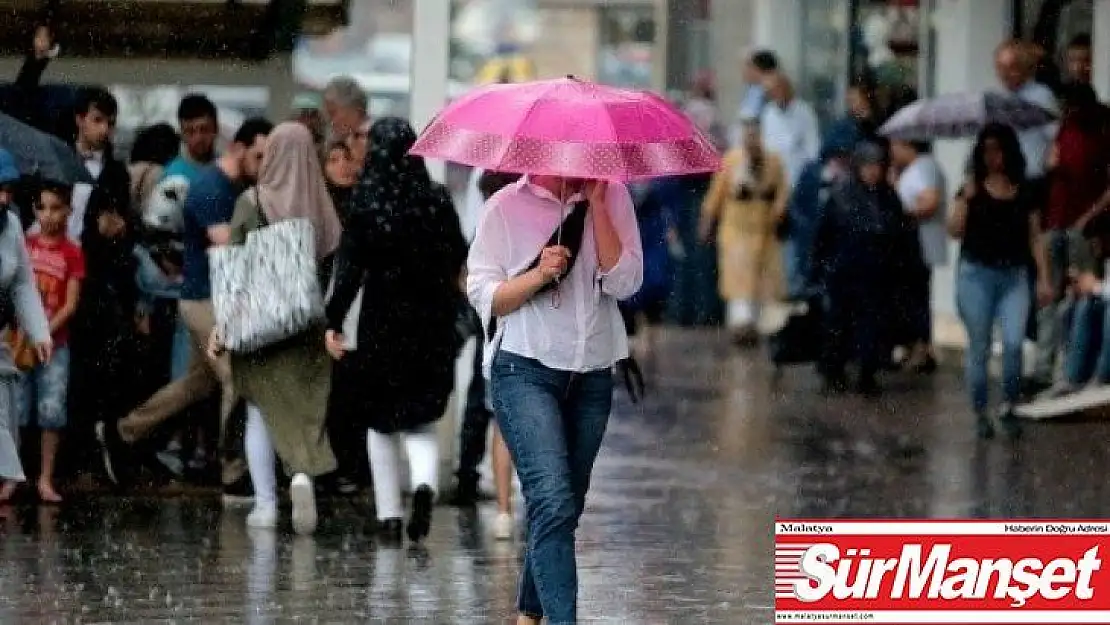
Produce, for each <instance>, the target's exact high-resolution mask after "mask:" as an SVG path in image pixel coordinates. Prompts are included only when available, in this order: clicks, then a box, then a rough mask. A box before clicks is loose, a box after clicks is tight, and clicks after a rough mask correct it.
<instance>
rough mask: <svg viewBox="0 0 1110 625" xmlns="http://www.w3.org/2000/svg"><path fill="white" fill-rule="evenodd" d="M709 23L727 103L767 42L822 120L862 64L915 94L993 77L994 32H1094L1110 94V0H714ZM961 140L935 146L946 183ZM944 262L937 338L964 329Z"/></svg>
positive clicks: (985, 83)
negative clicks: (749, 58) (752, 55)
mask: <svg viewBox="0 0 1110 625" xmlns="http://www.w3.org/2000/svg"><path fill="white" fill-rule="evenodd" d="M710 24H711V41H712V52H711V55H710V58H711V59H712V66H711V67H712V69H714V70H715V72H716V75H717V76H718V82H719V85H720V97H721V106H722V110H724V111H726V113H727V112H730V111H734V110H736V107H737V105H738V98H739V94H740V93H741V88H742V85H741V83H740V67H741V63H742V59H743V57H744V54H745V53H746V51H748V50H751V49H754V48H766V49H770V50H773V51H775V52H776V53H777V54H778V56H779V58H780V61H781V62H782V65H783V68H784V69H785V71H786V72H787V73H788V74H789V75H790V76H791V77H792V78H793V79H794V80H795V83H796V85H797V88H798V92H799V94H800V95H801V96H802V97H804V98H806V99H807V100H809V101H811V102H812V103H813V104H814V106H815V108H817V110H818V111H819V113H820V115H821V117H822V119H823V120H828V119H831V118H833V117H836V116H837V115H840V114H842V113H843V110H844V100H845V92H846V90H847V88H848V85H849V84H850V81H851V80H852V77H853V76H856V75H859V74H860V73H861V72H862V71H863V70H864V69H869V70H871V74H872V75H873V76H877V77H878V78H879V81H880V84H882V83H883V82H884V81H885V84H886V86H888V87H891V88H894V87H897V88H901V89H905V90H912V93H913V94H914V95H921V96H931V95H937V94H943V93H955V92H964V91H981V90H984V89H990V88H993V87H995V86H996V85H997V79H996V78H995V74H994V63H993V55H994V50H995V48H996V46H997V45H998V44H999V43H1001V42H1002V41H1004V40H1006V39H1008V38H1010V37H1015V36H1017V37H1023V38H1026V39H1029V40H1033V41H1037V42H1038V43H1040V44H1041V45H1042V46H1043V47H1044V48H1045V49H1046V51H1047V53H1049V54H1051V55H1053V56H1057V55H1059V54H1061V53H1062V51H1063V48H1064V47H1065V46H1066V45H1067V42H1068V41H1069V40H1070V39H1071V38H1072V37H1073V36H1074V35H1076V34H1079V33H1089V34H1090V35H1091V36H1092V39H1093V42H1094V50H1095V52H1094V59H1095V62H1094V64H1095V67H1094V81H1095V87H1096V89H1098V91H1099V92H1100V95H1101V96H1102V98H1103V99H1108V98H1110V0H742V1H735V0H712V2H711V5H710ZM1057 58H1059V57H1058V56H1057ZM969 149H970V142H969V141H967V140H961V141H941V142H938V143H937V145H936V147H935V152H936V155H937V157H938V159H939V160H940V161H941V163H942V164H943V166H944V169H945V171H946V173H947V176H948V180H949V185H950V186H951V187H952V188H955V186H956V185H957V184H959V181H960V180H961V179H962V171H963V165H964V163H965V159H966V156H967V154H968V151H969ZM953 247H955V244H953ZM954 251H955V249H953V252H954ZM951 257H952V258H955V254H952V255H951ZM952 270H953V267H952V265H951V264H950V265H949V266H948V267H947V268H945V269H942V270H941V271H940V272H939V274H938V275H937V277H936V279H935V280H934V287H933V288H934V292H933V303H934V306H933V307H934V310H935V311H936V312H937V315H936V318H937V325H938V328H937V332H938V339H939V340H942V341H946V340H952V341H959V340H961V339H960V336H962V335H961V333H960V331H959V330H958V329H955V328H958V324H956V323H955V322H954V321H955V293H954V276H953V273H952Z"/></svg>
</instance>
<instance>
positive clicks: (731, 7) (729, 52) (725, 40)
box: [683, 0, 760, 121]
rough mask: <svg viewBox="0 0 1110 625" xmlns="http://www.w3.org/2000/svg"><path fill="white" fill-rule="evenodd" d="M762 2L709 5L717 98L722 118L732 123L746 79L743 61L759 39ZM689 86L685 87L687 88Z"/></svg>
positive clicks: (726, 0) (730, 0)
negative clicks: (757, 22)
mask: <svg viewBox="0 0 1110 625" xmlns="http://www.w3.org/2000/svg"><path fill="white" fill-rule="evenodd" d="M758 4H760V3H758V2H752V1H745V2H737V1H736V0H712V4H710V5H709V36H710V40H711V47H712V52H711V54H710V58H711V59H712V63H711V64H710V67H712V68H713V70H714V75H715V76H716V78H717V98H718V104H719V106H720V109H721V115H722V116H723V119H724V120H726V121H731V120H732V117H733V116H734V115H735V114H736V109H737V108H738V107H739V106H740V94H741V91H742V90H743V87H744V85H743V78H742V77H741V75H740V69H741V58H742V55H743V54H744V52H745V51H746V50H747V49H748V48H749V47H751V45H752V41H753V38H754V36H755V26H754V16H755V13H756V10H757V8H758V7H757V5H758ZM683 86H685V85H683Z"/></svg>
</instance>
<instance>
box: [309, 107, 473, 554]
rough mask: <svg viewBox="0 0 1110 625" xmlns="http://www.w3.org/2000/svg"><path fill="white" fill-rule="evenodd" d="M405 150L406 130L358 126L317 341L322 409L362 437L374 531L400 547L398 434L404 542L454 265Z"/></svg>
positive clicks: (423, 517) (433, 442)
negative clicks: (327, 399)
mask: <svg viewBox="0 0 1110 625" xmlns="http://www.w3.org/2000/svg"><path fill="white" fill-rule="evenodd" d="M415 141H416V133H415V132H414V131H413V129H412V127H411V126H410V125H409V124H408V122H406V121H404V120H402V119H399V118H393V117H388V118H384V119H380V120H378V121H377V122H376V123H375V124H374V125H373V126H372V127H371V128H370V137H369V144H370V146H371V147H370V150H369V152H368V153H367V155H366V162H365V166H364V169H363V172H362V176H361V179H360V181H359V183H358V186H357V187H356V188H355V191H354V194H353V196H352V198H351V202H350V205H349V211H350V212H349V214H348V216H347V220H346V226H345V229H344V231H343V239H342V242H341V243H340V246H339V251H338V253H337V254H336V259H335V271H336V274H335V275H336V277H335V290H334V292H333V294H332V297H331V300H330V301H329V302H328V311H327V313H328V314H327V317H328V331H327V335H326V337H325V343H326V346H327V348H328V351H329V352H330V353H331V354H332V356H333V357H334V358H335V359H336V360H337V361H338V362H337V364H336V367H335V372H334V377H333V384H332V409H333V410H338V411H340V416H338V417H337V418H340V419H345V420H350V421H355V422H358V423H361V424H363V425H364V426H365V427H367V428H368V432H367V451H368V453H369V456H370V467H371V473H372V474H373V477H374V501H375V504H376V510H377V515H378V521H379V529H380V531H381V532H382V534H383V535H384V536H385V537H386V538H388V539H391V540H399V539H400V537H401V527H402V521H401V517H402V515H403V510H402V508H401V485H400V479H399V474H400V471H399V466H398V460H399V457H400V442H401V440H402V437H401V436H398V435H400V434H403V435H404V436H403V440H404V443H405V447H406V451H407V452H408V457H409V463H410V475H411V478H412V485H413V487H414V496H413V504H412V506H413V509H412V516H411V519H410V521H409V524H408V528H407V529H408V535H409V538H410V540H412V541H414V542H415V541H420V540H421V539H423V538H424V537H425V536H427V534H428V529H429V525H430V523H431V511H432V502H433V500H434V489H435V485H436V483H437V482H438V476H437V471H438V466H439V453H438V448H437V438H436V433H435V431H434V428H433V427H432V426H433V424H434V423H435V422H436V421H437V420H438V419H439V418H440V417H441V416H443V412H444V410H445V409H446V407H447V400H448V398H449V396H450V394H451V391H452V388H453V386H454V370H455V358H456V357H457V355H458V350H459V347H460V344H459V343H460V342H459V338H458V334H457V332H456V330H455V318H456V310H457V308H458V305H459V300H460V298H461V296H462V295H461V290H460V288H459V287H460V284H459V279H460V276H461V272H462V268H463V264H464V262H465V259H466V242H465V241H464V239H463V235H462V230H461V229H460V227H459V221H458V217H457V215H456V213H455V207H454V205H453V203H452V201H451V196H450V194H449V192H448V191H447V189H446V188H445V187H444V186H443V185H440V184H437V183H435V182H432V180H431V177H430V176H429V175H428V170H427V168H426V167H425V166H424V161H423V159H421V158H419V157H416V156H411V155H409V154H408V151H409V148H411V147H412V144H413V143H414V142H415ZM360 287H361V288H363V290H364V296H363V299H362V308H361V311H360V315H359V321H358V332H357V337H344V336H343V334H342V328H343V322H344V318H345V317H346V314H347V311H348V309H349V308H350V306H351V304H352V302H353V301H354V300H355V295H356V293H357V292H358V290H359V288H360ZM351 339H357V341H355V342H354V344H353V345H352V344H351V343H350V342H349V341H351Z"/></svg>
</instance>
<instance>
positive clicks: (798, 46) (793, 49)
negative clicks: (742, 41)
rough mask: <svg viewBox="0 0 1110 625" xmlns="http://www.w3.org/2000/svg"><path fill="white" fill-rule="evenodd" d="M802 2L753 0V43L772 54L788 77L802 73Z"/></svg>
mask: <svg viewBox="0 0 1110 625" xmlns="http://www.w3.org/2000/svg"><path fill="white" fill-rule="evenodd" d="M804 1H805V0H752V1H751V4H752V5H754V6H753V11H754V15H753V16H752V26H753V29H754V30H753V32H752V37H753V41H752V43H753V44H754V45H755V46H757V47H760V48H766V49H768V50H772V51H774V53H775V54H777V55H778V57H779V63H780V65H781V67H782V69H783V71H785V73H786V75H787V76H792V77H797V76H800V75H801V71H802V48H803V46H804V43H805V42H803V41H802V26H801V24H802V2H804Z"/></svg>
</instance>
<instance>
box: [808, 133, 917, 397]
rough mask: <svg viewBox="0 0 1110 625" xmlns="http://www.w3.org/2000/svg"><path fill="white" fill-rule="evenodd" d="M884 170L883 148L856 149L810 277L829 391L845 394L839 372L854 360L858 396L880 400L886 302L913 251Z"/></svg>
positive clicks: (822, 230) (830, 207) (829, 208)
mask: <svg viewBox="0 0 1110 625" xmlns="http://www.w3.org/2000/svg"><path fill="white" fill-rule="evenodd" d="M886 168H887V158H886V152H885V150H884V149H883V148H882V147H880V146H878V145H876V144H873V143H863V144H860V146H859V147H858V148H857V149H856V152H855V154H854V155H853V158H852V176H851V178H850V179H849V180H847V181H846V182H844V183H843V184H842V185H841V186H839V187H838V188H836V189H834V190H833V192H832V193H831V194H830V197H829V200H828V203H827V205H826V207H825V210H824V211H823V214H822V221H821V224H820V226H819V228H818V234H817V244H816V250H815V251H814V267H813V270H814V271H815V272H816V275H815V276H814V278H815V280H816V282H818V283H819V286H820V288H822V289H823V291H822V292H824V293H825V302H826V316H825V323H826V338H825V348H824V355H823V357H822V359H821V363H820V367H821V373H822V375H823V376H824V378H825V387H826V390H828V391H833V392H838V391H841V390H843V389H844V387H845V374H844V367H845V365H846V364H847V362H848V361H849V360H850V359H853V358H854V359H855V360H856V361H857V362H858V363H859V375H860V377H859V383H858V386H857V389H858V390H859V392H861V393H863V394H874V393H877V392H878V384H877V382H876V380H875V375H876V373H877V372H878V369H879V365H880V364H881V362H882V357H883V350H884V349H885V348H886V347H887V345H886V340H885V339H886V332H885V327H884V323H883V319H884V313H883V311H884V309H885V308H887V304H888V302H887V301H886V299H887V298H886V297H885V295H884V294H886V293H888V292H889V286H890V280H891V279H892V278H893V277H894V275H896V272H897V267H900V266H901V265H900V263H901V258H902V256H903V255H904V253H905V251H906V250H907V249H909V250H912V249H914V248H913V241H914V239H913V236H914V230H913V229H912V228H913V226H912V224H910V223H909V222H908V220H907V219H906V217H905V215H904V214H903V212H902V203H901V201H900V200H899V199H898V193H897V192H896V191H895V190H894V188H893V187H891V186H890V185H889V184H888V183H887V177H886ZM892 274H893V275H892Z"/></svg>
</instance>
